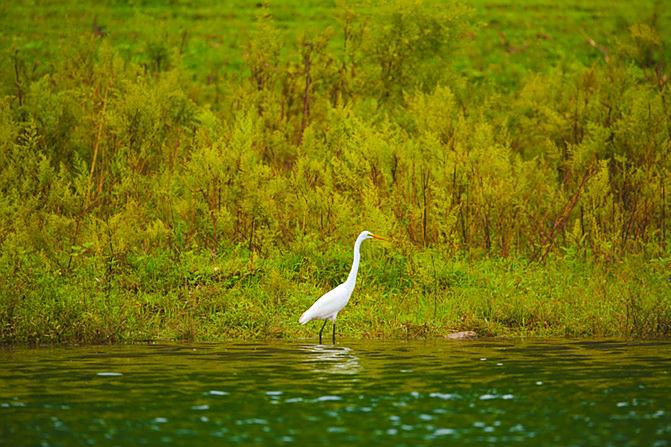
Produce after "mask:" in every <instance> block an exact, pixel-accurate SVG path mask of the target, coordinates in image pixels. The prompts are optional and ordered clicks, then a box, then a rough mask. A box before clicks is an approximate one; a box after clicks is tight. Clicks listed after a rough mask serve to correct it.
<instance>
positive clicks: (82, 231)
mask: <svg viewBox="0 0 671 447" xmlns="http://www.w3.org/2000/svg"><path fill="white" fill-rule="evenodd" d="M43 6H44V7H41V8H39V9H38V8H36V7H32V6H30V5H28V4H21V3H12V4H8V5H5V6H3V8H4V12H5V14H4V15H3V17H4V18H3V19H0V20H2V22H3V24H4V25H6V27H5V28H4V29H7V30H8V31H7V32H6V33H3V34H2V35H0V45H1V49H2V54H3V55H4V57H5V60H6V62H7V63H5V64H3V65H2V68H0V79H2V84H1V85H2V93H3V97H2V98H1V99H0V277H1V278H3V281H0V339H1V340H2V341H3V342H5V343H13V342H26V343H77V342H117V341H135V340H144V339H156V338H170V339H199V340H212V339H227V338H268V337H288V338H294V337H308V336H313V335H314V334H313V333H314V332H315V327H303V326H299V325H298V324H297V318H298V316H299V315H300V314H301V312H302V311H303V310H304V309H305V308H307V306H309V305H310V304H311V302H312V301H313V300H314V299H316V298H317V297H318V296H320V295H321V294H322V293H324V292H325V291H327V290H328V289H329V288H332V287H334V286H335V285H337V284H338V283H339V282H341V281H342V280H344V277H345V276H346V273H347V271H348V269H349V265H350V263H351V247H352V244H353V240H354V238H355V237H356V235H357V234H358V232H359V231H361V230H363V229H368V230H374V231H375V232H376V233H380V234H383V235H385V236H387V237H388V238H389V239H390V242H389V243H384V244H377V245H374V244H370V246H368V245H365V246H364V253H363V262H362V271H361V272H360V279H359V281H360V284H359V286H358V288H357V291H356V292H355V294H356V295H355V297H354V298H353V299H352V301H351V302H350V304H349V305H348V307H347V308H346V310H345V311H343V313H342V314H341V317H340V318H339V321H338V327H339V331H341V332H342V333H343V334H344V335H346V336H350V337H422V336H443V335H446V334H448V333H449V332H452V331H457V330H475V331H476V332H478V333H480V334H482V335H532V336H558V335H560V336H630V337H653V336H665V335H668V334H669V332H670V327H669V321H670V318H671V302H670V300H671V281H670V280H669V277H670V276H671V273H670V272H671V253H670V252H669V242H670V235H669V231H670V230H671V228H670V225H669V223H670V222H669V220H670V219H669V205H670V199H669V189H671V181H670V176H669V173H670V172H671V161H670V158H669V154H670V153H671V151H670V150H669V149H670V148H671V122H670V120H669V117H670V116H671V114H670V113H669V101H670V99H671V98H670V87H669V68H668V66H667V64H668V61H669V56H670V54H669V47H668V42H669V37H670V36H669V35H668V32H669V29H671V27H668V26H664V25H665V24H667V23H668V22H669V20H670V14H669V13H668V12H667V11H666V9H665V8H662V7H660V3H659V2H647V3H644V4H641V5H637V6H636V7H635V8H634V7H633V6H630V5H629V4H625V3H622V4H620V3H617V2H616V3H614V4H613V3H612V2H609V3H605V2H599V1H594V2H589V3H588V4H584V3H583V2H580V3H579V4H578V3H577V4H575V5H573V6H572V7H570V8H563V9H561V10H560V9H557V8H556V7H555V6H553V5H550V4H548V3H547V2H543V1H540V0H539V1H529V2H523V3H514V4H507V3H501V4H492V3H485V2H482V3H479V2H473V3H456V2H449V3H444V2H429V1H427V2H414V1H396V2H384V3H379V4H356V3H352V4H345V3H336V4H331V5H325V6H324V5H322V4H321V3H319V4H318V3H314V4H311V3H307V4H305V3H301V4H299V3H291V2H278V3H272V4H270V5H268V6H263V5H258V6H257V5H255V4H251V3H241V4H226V5H220V6H215V7H211V6H205V5H196V6H194V5H188V4H181V3H177V4H173V5H171V6H170V7H168V6H166V5H164V4H154V3H151V2H148V3H145V4H141V5H139V6H138V5H130V4H125V3H123V2H120V3H106V4H100V5H95V6H93V9H90V10H88V9H87V10H86V11H85V10H83V9H80V8H79V7H78V6H77V5H75V4H74V3H72V4H69V3H67V2H65V3H58V4H49V5H43ZM64 23H65V24H66V25H68V26H64V25H63V24H64Z"/></svg>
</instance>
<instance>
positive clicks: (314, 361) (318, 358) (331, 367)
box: [301, 345, 361, 374]
mask: <svg viewBox="0 0 671 447" xmlns="http://www.w3.org/2000/svg"><path fill="white" fill-rule="evenodd" d="M301 351H303V352H304V353H305V354H306V355H305V359H304V362H305V363H306V364H309V365H310V369H312V370H313V371H315V372H321V373H328V374H358V373H359V371H360V370H361V365H360V363H359V357H357V356H356V355H355V354H354V351H352V349H351V348H348V347H346V346H333V345H303V346H301Z"/></svg>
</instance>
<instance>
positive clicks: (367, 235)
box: [361, 231, 386, 241]
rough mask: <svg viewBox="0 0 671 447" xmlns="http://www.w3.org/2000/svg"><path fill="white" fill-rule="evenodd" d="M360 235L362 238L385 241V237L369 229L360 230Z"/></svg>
mask: <svg viewBox="0 0 671 447" xmlns="http://www.w3.org/2000/svg"><path fill="white" fill-rule="evenodd" d="M361 235H362V236H363V237H364V239H379V240H381V241H385V240H386V239H385V238H383V237H381V236H378V235H377V234H373V233H371V232H370V231H363V232H361Z"/></svg>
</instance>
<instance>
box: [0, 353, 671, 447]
mask: <svg viewBox="0 0 671 447" xmlns="http://www.w3.org/2000/svg"><path fill="white" fill-rule="evenodd" d="M0 358H1V359H2V367H1V368H0V445H35V446H38V445H39V446H66V445H68V446H70V445H104V446H107V445H109V446H115V445H124V446H128V445H161V444H167V445H190V446H198V445H207V446H212V445H215V444H216V445H231V444H237V445H250V446H251V445H261V444H264V445H289V444H298V445H330V446H336V445H370V446H373V445H396V446H416V445H428V444H434V445H438V444H440V445H562V446H566V445H595V446H597V445H598V446H607V445H613V446H620V445H642V446H670V445H671V404H670V403H669V402H670V398H671V375H670V373H671V342H668V341H654V342H638V343H631V342H624V341H612V340H608V341H593V342H586V341H566V340H562V341H558V342H557V341H542V342H537V341H528V340H527V341H463V342H460V341H407V342H405V341H394V342H390V341H387V342H379V341H356V342H355V341H352V342H349V341H343V342H342V343H341V344H338V345H335V346H330V345H315V344H310V343H307V342H277V343H275V342H271V343H231V344H193V345H185V344H150V345H130V346H127V345H124V346H97V347H76V348H41V349H25V348H21V349H5V350H2V351H0Z"/></svg>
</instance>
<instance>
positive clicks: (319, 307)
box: [298, 231, 385, 344]
mask: <svg viewBox="0 0 671 447" xmlns="http://www.w3.org/2000/svg"><path fill="white" fill-rule="evenodd" d="M366 239H379V240H382V241H384V240H385V239H384V238H382V237H380V236H378V235H376V234H373V233H371V232H370V231H362V232H361V233H360V234H359V237H357V238H356V242H355V243H354V262H352V269H351V270H350V271H349V276H348V277H347V281H345V282H344V283H342V284H340V285H339V286H338V287H336V288H335V289H333V290H331V291H329V292H326V293H325V294H324V295H322V297H321V298H319V299H318V300H317V301H315V302H314V304H313V305H312V306H310V308H309V309H308V310H306V311H305V312H304V313H303V315H301V318H300V319H299V320H298V322H299V323H300V324H305V323H307V322H308V321H311V320H324V324H323V325H322V328H321V330H320V331H319V344H321V343H322V332H324V327H325V326H326V323H327V322H328V320H331V321H332V322H333V344H335V332H336V324H335V323H336V317H337V316H338V312H340V311H341V310H342V308H343V307H345V305H347V302H348V301H349V299H350V297H351V296H352V292H353V291H354V286H355V285H356V274H357V272H358V271H359V258H360V255H359V248H360V247H361V243H362V242H363V241H365V240H366Z"/></svg>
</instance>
